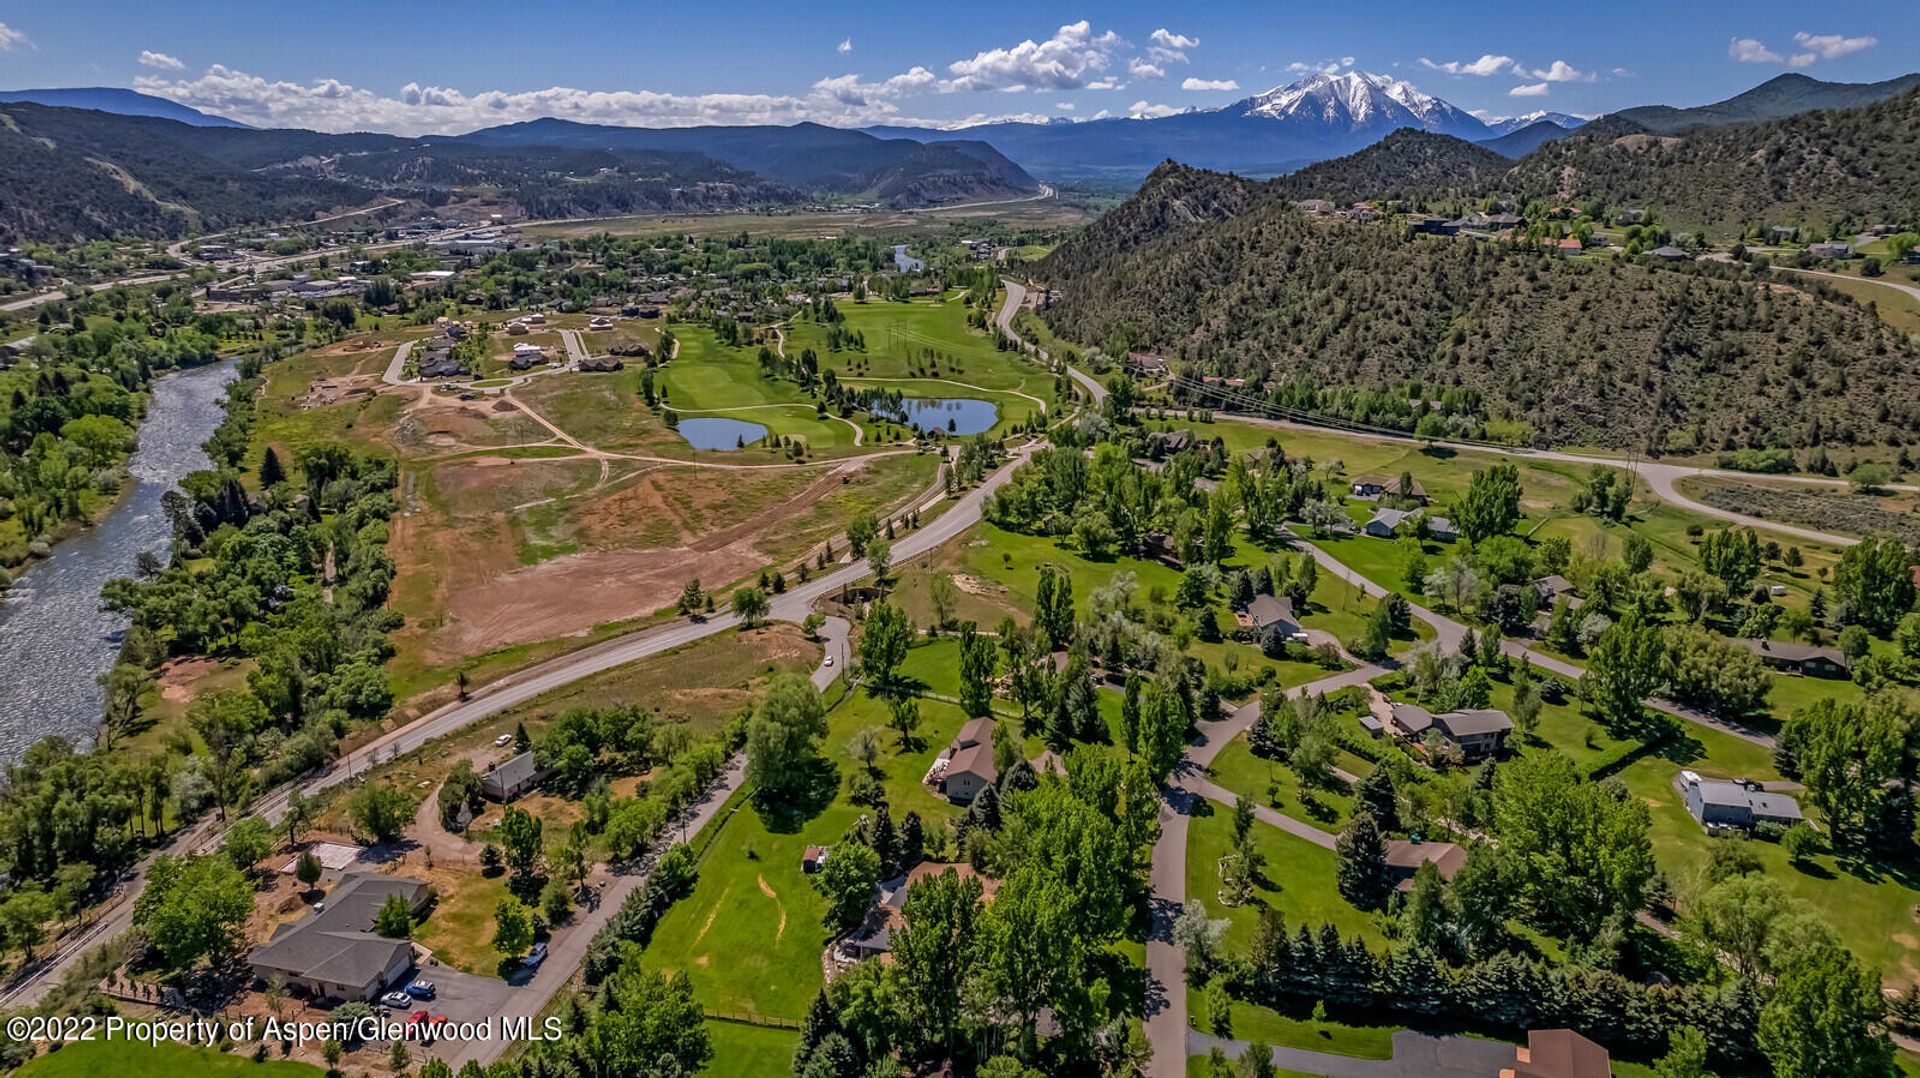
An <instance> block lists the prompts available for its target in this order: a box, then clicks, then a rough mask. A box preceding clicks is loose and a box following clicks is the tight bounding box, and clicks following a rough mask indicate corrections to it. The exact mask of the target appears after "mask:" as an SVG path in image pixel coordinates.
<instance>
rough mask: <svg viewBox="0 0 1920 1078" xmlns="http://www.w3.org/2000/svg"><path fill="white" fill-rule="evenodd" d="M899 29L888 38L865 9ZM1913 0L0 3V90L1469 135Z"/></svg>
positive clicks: (1708, 96)
mask: <svg viewBox="0 0 1920 1078" xmlns="http://www.w3.org/2000/svg"><path fill="white" fill-rule="evenodd" d="M881 11H888V15H887V16H886V17H884V18H883V17H879V16H878V14H877V13H879V12H881ZM1914 42H1920V3H1913V2H1901V3H1850V4H1837V5H1836V4H1822V5H1815V4H1808V3H1805V2H1804V0H1802V2H1765V0H1762V2H1745V3H1732V2H1718V0H1711V2H1695V0H1678V2H1675V0H1665V2H1661V3H1608V4H1595V5H1591V6H1589V7H1587V8H1586V9H1584V10H1581V11H1578V12H1575V13H1568V14H1558V13H1556V12H1555V10H1554V8H1553V6H1549V5H1540V4H1527V5H1521V4H1512V3H1475V2H1465V3H1447V4H1432V3H1426V4H1396V3H1373V4H1367V5H1359V6H1352V5H1344V4H1326V3H1319V4H1291V3H1288V4H1281V3H1273V2H1268V3H1258V4H1255V3H1246V4H1231V3H1209V4H1190V5H1180V4H1172V5H1170V4H1151V5H1150V4H1147V3H1143V2H1126V3H1111V2H1109V3H1101V4H1085V3H1082V4H1052V3H1017V4H997V3H983V2H979V0H974V2H968V3H958V4H950V3H933V4H920V3H915V4H873V3H871V2H869V3H863V4H839V3H813V4H806V5H799V4H774V3H765V2H757V0H755V2H745V3H701V4H670V3H646V4H641V3H633V2H606V0H601V2H581V3H549V4H538V5H536V4H527V3H496V2H489V0H472V2H467V3H461V4H458V5H454V4H442V3H434V2H407V0H399V2H394V0H387V2H383V3H363V2H359V0H331V2H321V3H264V4H263V3H259V2H257V0H255V2H253V3H245V4H241V3H225V2H206V3H195V4H190V5H173V4H166V3H155V2H153V0H145V2H138V3H134V2H126V0H87V2H83V3H80V4H75V3H72V2H71V0H67V2H46V3H43V2H26V3H10V2H8V0H0V87H7V88H17V87H28V86H79V85H108V86H133V87H137V88H140V89H144V90H146V91H148V92H150V93H157V94H160V95H162V96H166V97H170V98H173V99H174V100H177V101H181V102H183V103H185V104H189V105H195V106H197V107H202V108H206V109H208V110H210V111H215V112H220V113H223V114H225V115H229V116H233V117H234V118H236V119H240V120H244V121H247V122H249V123H257V124H273V125H286V126H305V127H314V128H318V129H321V130H355V129H375V130H388V131H396V132H400V133H406V134H414V133H422V132H428V131H443V132H456V131H464V130H471V129H473V128H475V127H482V126H488V125H490V124H494V123H504V122H511V121H515V120H523V119H529V118H532V117H534V116H539V115H560V116H567V117H571V118H577V119H583V120H592V121H597V122H605V123H631V124H649V125H667V124H689V123H702V122H705V123H751V122H774V123H790V122H794V121H797V120H802V119H811V120H818V121H820V122H824V123H835V124H843V125H850V124H864V123H876V122H903V123H905V122H932V123H937V124H942V125H953V124H956V123H959V122H963V121H967V120H978V119H984V118H996V117H1009V116H1017V117H1025V118H1044V117H1066V118H1071V119H1086V118H1090V117H1095V116H1100V115H1108V116H1125V115H1154V114H1158V113H1162V112H1166V111H1171V110H1176V109H1182V108H1190V107H1196V106H1199V107H1207V106H1213V105H1219V104H1223V103H1226V102H1228V101H1232V100H1235V99H1237V98H1240V97H1245V96H1247V95H1249V94H1252V93H1258V92H1260V91H1262V90H1266V89H1269V88H1271V87H1273V86H1277V85H1280V84H1284V83H1287V82H1291V81H1294V80H1295V79H1298V78H1300V77H1302V76H1303V74H1308V73H1311V72H1312V71H1313V70H1316V69H1325V70H1348V69H1354V68H1357V69H1359V70H1363V71H1371V72H1379V73H1382V74H1388V75H1393V76H1395V77H1398V78H1404V79H1407V80H1408V81H1410V82H1412V83H1414V84H1415V85H1416V86H1418V87H1419V88H1421V89H1422V90H1425V91H1426V92H1428V93H1431V94H1434V95H1436V96H1439V97H1442V98H1444V99H1446V100H1448V101H1450V102H1452V103H1454V104H1456V105H1458V106H1460V107H1461V108H1464V109H1468V110H1471V111H1474V112H1476V113H1477V114H1480V115H1483V116H1504V115H1515V114H1521V113H1526V112H1532V111H1535V110H1540V109H1550V110H1555V111H1563V112H1570V113H1578V114H1589V115H1590V114H1597V113H1601V112H1606V111H1609V110H1612V109H1617V108H1624V107H1627V106H1630V105H1638V104H1647V103H1654V102H1660V103H1671V104H1681V105H1686V104H1699V103H1703V102H1706V101H1712V100H1718V99H1720V98H1723V97H1727V96H1729V95H1731V94H1734V93H1737V92H1739V91H1740V90H1743V89H1746V88H1747V87H1749V86H1752V85H1754V84H1756V83H1758V82H1761V81H1763V80H1765V79H1767V78H1770V77H1772V76H1773V75H1776V74H1779V73H1781V72H1783V71H1794V70H1797V71H1802V72H1805V73H1806V74H1809V75H1812V76H1814V77H1816V78H1822V79H1829V80H1836V81H1848V82H1857V81H1871V80H1877V79H1882V78H1887V77H1890V76H1893V75H1897V74H1903V73H1905V72H1906V71H1908V70H1912V69H1914V68H1916V67H1920V57H1916V56H1915V55H1914V53H1913V51H1912V49H1911V47H1910V46H1911V45H1912V44H1913V43H1914Z"/></svg>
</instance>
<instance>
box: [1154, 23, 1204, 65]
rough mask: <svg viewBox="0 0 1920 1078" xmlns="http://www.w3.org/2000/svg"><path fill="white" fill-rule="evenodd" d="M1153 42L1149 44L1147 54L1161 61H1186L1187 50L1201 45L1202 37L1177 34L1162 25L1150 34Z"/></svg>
mask: <svg viewBox="0 0 1920 1078" xmlns="http://www.w3.org/2000/svg"><path fill="white" fill-rule="evenodd" d="M1148 40H1149V41H1152V42H1153V44H1152V45H1149V46H1147V55H1148V56H1150V57H1152V58H1153V59H1155V60H1158V61H1159V62H1161V63H1163V64H1164V63H1182V64H1184V63H1186V62H1187V50H1188V49H1197V48H1199V47H1200V39H1199V38H1197V37H1188V36H1187V35H1185V34H1176V33H1173V32H1172V31H1170V30H1168V29H1167V28H1166V27H1164V26H1163V27H1161V28H1160V29H1158V30H1155V31H1154V32H1153V33H1152V34H1151V35H1149V36H1148Z"/></svg>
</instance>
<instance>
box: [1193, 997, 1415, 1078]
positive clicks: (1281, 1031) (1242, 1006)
mask: <svg viewBox="0 0 1920 1078" xmlns="http://www.w3.org/2000/svg"><path fill="white" fill-rule="evenodd" d="M1187 1014H1188V1016H1189V1019H1190V1020H1191V1021H1192V1023H1193V1025H1194V1026H1195V1027H1196V1028H1199V1029H1206V1030H1209V1031H1211V1029H1212V1028H1213V1027H1212V1015H1210V1014H1208V1013H1207V1004H1206V997H1205V996H1204V995H1202V993H1201V992H1200V990H1199V989H1196V988H1189V989H1187ZM1229 1015H1230V1021H1231V1023H1232V1024H1231V1026H1230V1029H1229V1033H1230V1034H1231V1036H1232V1037H1233V1038H1234V1039H1235V1040H1242V1041H1251V1040H1263V1041H1266V1042H1267V1044H1269V1045H1271V1046H1273V1047H1276V1048H1301V1049H1305V1050H1306V1051H1309V1052H1326V1053H1328V1054H1330V1055H1339V1056H1352V1057H1354V1058H1355V1059H1392V1058H1393V1035H1394V1034H1395V1033H1398V1032H1400V1030H1401V1029H1403V1028H1405V1027H1402V1026H1392V1025H1385V1026H1368V1025H1350V1024H1348V1023H1346V1022H1338V1021H1334V1020H1332V1019H1327V1020H1324V1021H1318V1022H1316V1021H1314V1020H1313V1018H1312V1017H1311V1016H1310V1014H1306V1013H1303V1014H1301V1015H1291V1014H1285V1013H1282V1012H1280V1011H1277V1010H1274V1009H1273V1008H1271V1007H1262V1006H1260V1005H1259V1004H1256V1003H1248V1002H1246V1001H1245V1000H1239V999H1236V1000H1234V1001H1233V1005H1232V1006H1231V1007H1230V1008H1229ZM1194 1058H1196V1059H1200V1060H1202V1061H1204V1060H1205V1058H1206V1057H1204V1056H1196V1057H1194ZM1202 1073H1205V1072H1204V1071H1203V1072H1202ZM1276 1073H1279V1074H1297V1073H1301V1072H1298V1071H1278V1072H1276Z"/></svg>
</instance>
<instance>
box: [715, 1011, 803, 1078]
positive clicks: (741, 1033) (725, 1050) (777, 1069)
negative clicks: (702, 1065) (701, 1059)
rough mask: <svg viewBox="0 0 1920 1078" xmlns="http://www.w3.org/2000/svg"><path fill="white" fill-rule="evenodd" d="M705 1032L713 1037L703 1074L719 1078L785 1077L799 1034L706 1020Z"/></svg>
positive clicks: (744, 1024)
mask: <svg viewBox="0 0 1920 1078" xmlns="http://www.w3.org/2000/svg"><path fill="white" fill-rule="evenodd" d="M707 1032H708V1034H709V1035H711V1036H712V1037H713V1060H712V1061H711V1062H709V1063H708V1064H707V1069H706V1071H705V1072H704V1073H707V1074H716V1075H722V1076H731V1075H736V1074H785V1073H787V1070H788V1068H790V1067H791V1066H792V1065H793V1050H794V1049H795V1048H796V1047H798V1046H799V1044H800V1034H798V1033H796V1032H794V1031H793V1030H789V1029H774V1028H772V1027H769V1026H750V1025H747V1024H746V1023H744V1022H721V1021H713V1020H711V1019H709V1020H708V1022H707Z"/></svg>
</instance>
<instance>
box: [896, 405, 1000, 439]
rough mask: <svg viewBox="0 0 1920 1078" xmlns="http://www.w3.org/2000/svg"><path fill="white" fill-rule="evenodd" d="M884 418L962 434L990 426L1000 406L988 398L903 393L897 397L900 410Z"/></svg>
mask: <svg viewBox="0 0 1920 1078" xmlns="http://www.w3.org/2000/svg"><path fill="white" fill-rule="evenodd" d="M887 418H889V419H892V420H893V421H894V422H896V423H905V424H906V425H908V426H910V427H912V428H914V429H915V430H918V431H921V432H923V433H924V432H926V431H942V432H944V433H947V434H952V435H956V436H963V435H968V434H979V433H981V432H983V431H988V430H992V429H993V425H994V424H995V423H997V422H999V420H1000V409H999V408H997V407H996V406H995V405H994V403H993V402H992V401H981V400H972V399H969V398H966V397H905V398H902V399H901V401H900V411H899V412H898V413H895V414H892V415H889V416H888V417H887Z"/></svg>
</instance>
